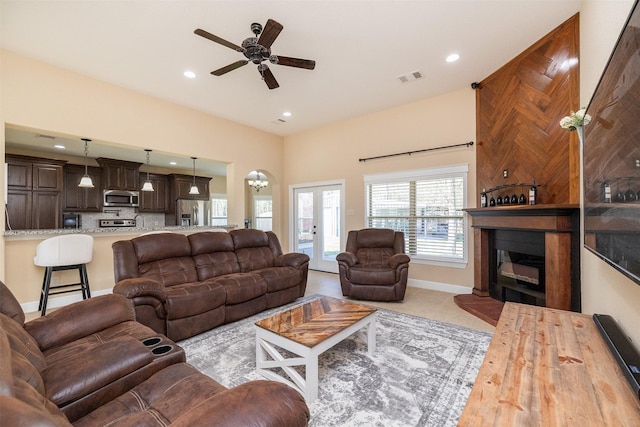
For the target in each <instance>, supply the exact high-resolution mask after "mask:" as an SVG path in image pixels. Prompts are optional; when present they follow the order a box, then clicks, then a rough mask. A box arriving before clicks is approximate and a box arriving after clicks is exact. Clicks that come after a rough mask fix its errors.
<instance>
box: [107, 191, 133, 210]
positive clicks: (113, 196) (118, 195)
mask: <svg viewBox="0 0 640 427" xmlns="http://www.w3.org/2000/svg"><path fill="white" fill-rule="evenodd" d="M102 204H103V205H104V206H108V207H122V208H137V207H138V206H140V192H138V191H127V190H104V198H103V203H102Z"/></svg>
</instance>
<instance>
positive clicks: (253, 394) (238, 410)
mask: <svg viewBox="0 0 640 427" xmlns="http://www.w3.org/2000/svg"><path fill="white" fill-rule="evenodd" d="M212 414H215V418H212ZM309 418H310V415H309V408H308V407H307V404H306V403H305V401H304V398H303V397H302V395H301V394H300V393H298V392H297V391H296V390H294V389H293V388H291V387H289V386H288V385H285V384H282V383H278V382H275V381H264V380H257V381H250V382H247V383H244V384H241V385H239V386H236V387H233V388H231V389H229V390H225V391H223V392H221V393H217V394H215V395H214V396H212V397H210V398H209V399H207V400H205V401H204V402H202V403H201V404H200V405H198V406H197V407H195V408H193V409H191V410H189V411H187V412H185V413H184V414H183V415H181V416H180V417H179V418H178V419H176V420H175V421H174V422H173V423H171V426H172V427H177V426H185V427H186V426H189V427H191V426H196V425H215V426H216V427H235V426H260V427H282V426H287V427H304V426H306V425H308V423H309Z"/></svg>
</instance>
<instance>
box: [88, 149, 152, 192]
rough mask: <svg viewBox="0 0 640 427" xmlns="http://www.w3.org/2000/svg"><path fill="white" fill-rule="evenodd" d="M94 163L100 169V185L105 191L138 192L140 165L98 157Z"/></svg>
mask: <svg viewBox="0 0 640 427" xmlns="http://www.w3.org/2000/svg"><path fill="white" fill-rule="evenodd" d="M96 161H97V162H98V164H99V165H100V166H101V167H102V184H103V187H104V188H105V189H106V190H130V191H139V190H140V170H139V169H140V166H141V165H142V163H137V162H128V161H125V160H116V159H106V158H104V157H98V158H97V159H96Z"/></svg>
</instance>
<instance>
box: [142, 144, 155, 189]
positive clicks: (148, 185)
mask: <svg viewBox="0 0 640 427" xmlns="http://www.w3.org/2000/svg"><path fill="white" fill-rule="evenodd" d="M144 151H146V152H147V180H146V181H145V182H144V184H142V191H153V184H152V183H151V181H150V180H149V154H150V153H151V150H149V149H148V148H145V149H144Z"/></svg>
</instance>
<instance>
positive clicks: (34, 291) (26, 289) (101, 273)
mask: <svg viewBox="0 0 640 427" xmlns="http://www.w3.org/2000/svg"><path fill="white" fill-rule="evenodd" d="M234 228H237V226H234V225H227V226H191V227H187V226H184V227H183V226H167V227H153V228H149V227H103V228H95V229H84V230H82V229H50V230H15V231H5V232H4V236H3V237H4V243H5V278H4V282H5V284H6V285H7V286H8V287H9V289H11V291H12V292H13V294H14V295H15V296H16V298H17V299H18V301H19V302H20V304H21V305H22V308H23V310H24V311H25V312H26V313H29V312H35V311H38V299H39V298H40V290H41V288H42V279H43V276H44V268H43V267H37V266H35V265H34V264H33V257H34V256H35V254H36V246H37V245H38V243H40V242H41V241H43V240H45V239H48V238H49V237H54V236H58V235H62V234H78V233H81V234H88V235H90V236H92V237H93V259H92V261H91V262H90V263H89V264H87V271H88V275H89V284H90V287H91V295H92V296H97V295H101V294H107V293H111V289H112V288H113V285H114V283H115V281H114V276H113V251H112V250H111V245H112V244H113V242H116V241H118V240H126V239H131V238H134V237H137V236H140V235H142V234H145V233H151V232H163V231H164V232H173V233H183V234H192V233H196V232H200V231H215V230H218V231H228V230H232V229H234ZM77 281H78V276H77V272H75V271H62V272H58V273H56V274H54V277H53V278H52V284H58V283H74V282H77ZM81 299H82V296H81V294H80V293H78V294H75V293H69V294H65V295H64V296H58V297H54V298H51V299H50V300H49V307H50V308H55V307H60V306H62V305H67V304H70V303H71V302H74V301H79V300H81Z"/></svg>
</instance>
